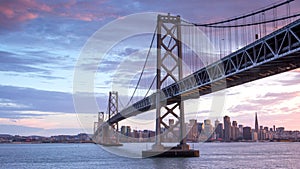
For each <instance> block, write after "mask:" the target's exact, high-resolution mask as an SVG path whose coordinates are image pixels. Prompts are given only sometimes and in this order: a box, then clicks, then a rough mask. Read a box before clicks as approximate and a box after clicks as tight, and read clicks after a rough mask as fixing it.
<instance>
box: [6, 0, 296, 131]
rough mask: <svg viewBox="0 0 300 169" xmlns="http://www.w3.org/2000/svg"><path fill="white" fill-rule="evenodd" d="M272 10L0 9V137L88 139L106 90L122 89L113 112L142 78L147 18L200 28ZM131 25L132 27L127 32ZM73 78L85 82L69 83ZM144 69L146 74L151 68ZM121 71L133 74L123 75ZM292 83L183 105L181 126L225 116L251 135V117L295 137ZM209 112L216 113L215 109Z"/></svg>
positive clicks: (165, 4)
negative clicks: (170, 18)
mask: <svg viewBox="0 0 300 169" xmlns="http://www.w3.org/2000/svg"><path fill="white" fill-rule="evenodd" d="M254 2H255V3H254ZM273 2H274V1H271V0H265V1H259V0H256V1H251V3H249V1H235V0H228V1H218V0H211V1H202V0H201V1H199V0H187V1H180V0H172V1H171V0H165V1H138V0H124V1H118V0H88V1H83V0H63V1H46V0H13V1H5V0H1V1H0V36H1V39H0V41H1V43H0V79H1V80H0V82H1V83H0V133H5V134H19V135H45V136H49V135H55V134H77V133H79V132H88V133H90V132H91V130H92V126H93V121H96V120H97V112H98V111H105V110H106V109H107V104H108V103H107V99H108V92H109V91H111V90H114V89H118V88H120V86H122V85H124V84H126V83H124V84H123V83H121V82H124V81H126V82H127V81H128V84H129V85H128V84H127V85H128V86H125V88H126V90H122V89H120V90H121V91H119V95H120V99H121V102H123V103H122V104H125V103H126V102H127V100H128V98H129V96H130V95H131V93H132V91H133V90H132V88H133V87H134V86H133V85H130V84H134V82H136V80H137V78H138V75H139V73H140V70H141V69H142V65H143V62H144V59H145V58H144V57H145V55H146V54H147V47H149V44H150V41H151V37H152V36H151V31H152V32H153V30H154V28H155V22H154V21H155V20H153V16H154V14H156V12H158V13H171V14H174V15H180V16H182V17H183V18H185V19H187V20H189V21H192V22H195V23H208V22H211V21H218V20H222V19H226V18H229V17H233V16H238V15H241V14H244V13H245V12H251V11H253V10H256V9H259V8H262V7H264V6H266V5H269V4H272V3H273ZM299 11H300V2H298V1H295V2H293V3H292V5H291V12H292V13H297V12H298V13H299ZM149 12H152V13H149ZM153 12H154V13H153ZM145 13H146V15H143V14H145ZM127 16H132V17H131V18H134V16H139V17H137V18H134V19H133V20H130V22H126V23H125V24H124V23H123V25H122V24H121V25H122V26H119V25H118V24H120V23H122V21H125V20H126V18H127V19H128V18H130V17H127ZM141 16H145V18H143V17H142V18H141ZM149 16H150V19H149V18H148V19H149V20H148V19H147V17H149ZM155 16H156V15H155ZM126 21H127V20H126ZM145 21H149V22H147V23H146V22H145ZM141 23H143V24H141ZM135 24H136V25H138V26H135V29H133V28H132V25H135ZM139 24H140V25H139ZM139 30H147V31H146V32H144V34H145V33H146V35H145V36H140V35H138V34H132V36H129V35H130V33H132V32H137V31H139ZM121 32H122V33H121ZM100 35H101V36H100ZM98 36H99V37H98ZM122 36H123V38H120V37H122ZM97 38H98V39H99V38H100V39H102V42H103V41H104V40H105V43H103V44H102V45H103V46H104V47H103V48H105V49H108V50H107V51H101V52H100V53H99V54H104V55H105V56H102V57H100V58H97V59H98V60H93V59H95V58H92V57H90V56H91V55H92V54H91V53H89V52H91V51H89V50H88V49H91V48H93V49H94V47H95V46H93V45H97V40H98V39H97ZM118 38H120V39H118ZM113 40H114V41H113ZM98 45H99V44H98ZM103 52H104V53H103ZM150 56H152V57H154V56H155V55H154V54H153V53H152V54H151V55H150ZM108 58H109V59H108ZM91 60H93V61H91ZM90 61H91V62H90ZM132 61H134V62H132ZM91 63H93V64H91ZM78 69H80V70H85V71H87V72H91V71H92V72H93V73H92V74H89V75H87V76H85V74H76V70H78ZM147 69H149V70H148V73H149V72H151V71H153V70H155V67H154V66H149V67H147ZM129 70H135V71H133V72H131V73H128V74H126V75H125V74H122V73H124V71H129ZM145 74H146V75H149V76H150V74H151V73H149V74H147V71H146V73H145ZM76 75H77V76H76ZM78 76H79V81H77V80H78V79H76V77H78ZM150 79H151V78H150V77H149V80H148V81H146V82H149V81H150ZM299 79H300V70H299V69H297V70H293V71H290V72H286V73H282V74H279V75H275V76H272V77H268V78H265V79H262V80H258V81H255V82H250V83H247V84H244V85H241V86H238V87H234V88H231V89H228V90H225V91H222V92H219V93H216V94H212V95H208V96H204V97H201V98H200V99H197V100H191V101H189V102H186V103H185V104H186V107H187V108H186V109H187V110H186V112H187V120H188V118H196V119H197V120H198V121H203V120H204V119H206V118H213V119H212V120H215V119H216V118H218V119H219V120H221V121H222V117H223V116H224V115H229V116H230V117H231V118H232V120H236V121H238V123H240V124H243V125H245V126H251V127H253V126H254V114H255V112H258V118H259V123H260V124H262V125H266V126H269V127H271V126H273V125H276V126H284V127H286V129H288V130H299V129H300V125H299V123H298V121H299V119H300V113H299V110H300V104H299V103H300V87H299V82H300V80H299ZM87 80H88V81H87ZM86 82H89V84H87V83H86ZM146 82H145V83H146ZM76 87H78V88H76ZM74 88H76V89H74ZM77 89H78V90H77ZM123 89H124V88H123ZM76 93H81V94H82V95H81V96H83V97H82V100H81V101H80V103H76V99H73V96H74V94H76ZM87 93H89V94H88V95H89V96H90V95H92V96H93V97H92V98H86V97H85V96H84V94H87ZM139 94H140V95H142V94H141V93H138V95H139ZM94 97H95V99H93V98H94ZM74 102H75V103H74ZM94 102H95V103H96V107H95V105H94V104H92V103H94ZM76 104H77V105H76ZM215 104H217V105H218V104H222V106H217V107H218V108H217V110H214V107H215V106H216V105H215ZM78 105H79V106H78ZM82 105H84V106H83V107H82ZM195 105H196V106H195ZM121 107H122V106H121ZM189 107H193V109H190V108H189ZM85 108H86V109H85ZM154 118H155V117H154V116H153V113H151V112H150V113H145V115H139V116H137V117H134V118H130V119H128V120H125V121H123V122H121V125H131V126H132V128H134V129H146V128H151V127H152V129H153V127H154Z"/></svg>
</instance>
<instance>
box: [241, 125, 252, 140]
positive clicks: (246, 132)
mask: <svg viewBox="0 0 300 169" xmlns="http://www.w3.org/2000/svg"><path fill="white" fill-rule="evenodd" d="M243 139H244V140H252V133H251V127H244V128H243Z"/></svg>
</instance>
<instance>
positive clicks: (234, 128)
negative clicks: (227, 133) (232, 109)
mask: <svg viewBox="0 0 300 169" xmlns="http://www.w3.org/2000/svg"><path fill="white" fill-rule="evenodd" d="M237 136H238V128H237V121H232V126H231V140H236V139H237Z"/></svg>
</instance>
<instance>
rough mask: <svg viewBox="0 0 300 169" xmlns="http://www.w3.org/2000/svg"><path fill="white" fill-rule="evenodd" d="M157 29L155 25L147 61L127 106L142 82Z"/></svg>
mask: <svg viewBox="0 0 300 169" xmlns="http://www.w3.org/2000/svg"><path fill="white" fill-rule="evenodd" d="M156 31H157V26H156V27H155V30H154V33H153V36H152V40H151V44H150V48H149V50H148V53H147V56H146V60H145V63H144V66H143V69H142V72H141V74H140V77H139V80H138V82H137V84H136V86H135V88H134V91H133V93H132V95H131V97H130V99H129V101H128V103H127V105H126V107H127V106H128V105H129V104H130V102H131V101H132V99H133V96H134V94H135V92H136V90H137V88H138V86H139V84H140V82H141V79H142V76H143V74H144V71H145V67H146V64H147V61H148V58H149V55H150V51H151V48H152V45H153V42H154V38H155V35H156Z"/></svg>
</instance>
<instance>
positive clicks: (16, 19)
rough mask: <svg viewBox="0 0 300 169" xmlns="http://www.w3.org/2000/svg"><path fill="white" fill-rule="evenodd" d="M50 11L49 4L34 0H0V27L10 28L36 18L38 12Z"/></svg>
mask: <svg viewBox="0 0 300 169" xmlns="http://www.w3.org/2000/svg"><path fill="white" fill-rule="evenodd" d="M50 11H52V8H51V7H50V6H48V5H46V4H42V3H37V2H36V1H34V0H32V1H31V0H15V1H0V29H1V28H2V29H3V28H6V29H12V28H14V27H15V25H16V24H18V23H22V22H25V21H28V20H33V19H36V18H38V17H39V13H40V12H50Z"/></svg>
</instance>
